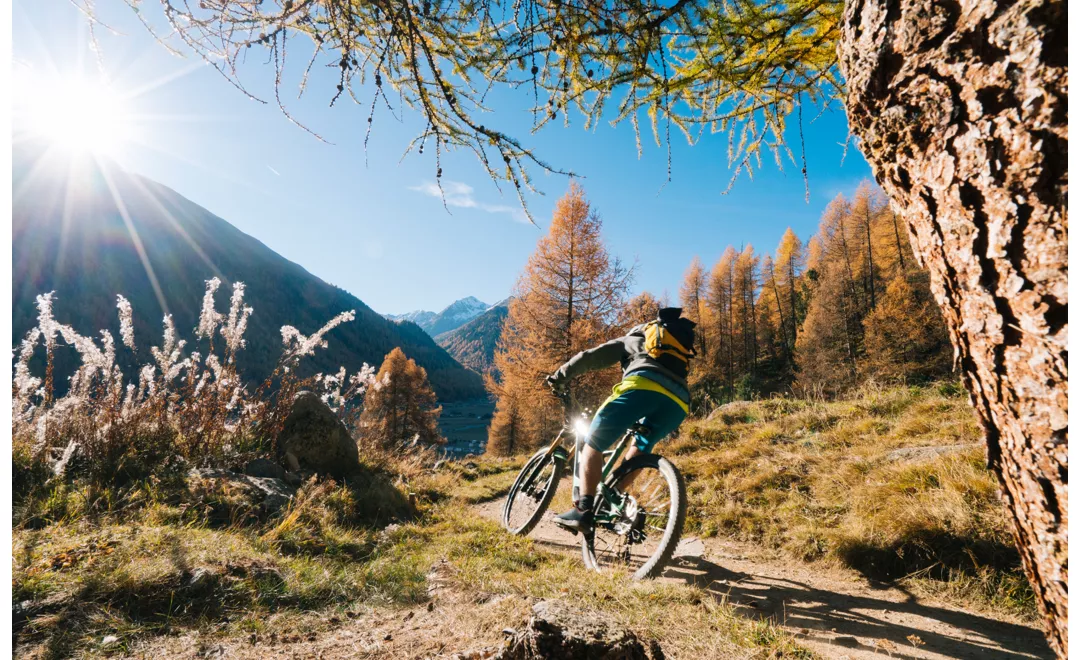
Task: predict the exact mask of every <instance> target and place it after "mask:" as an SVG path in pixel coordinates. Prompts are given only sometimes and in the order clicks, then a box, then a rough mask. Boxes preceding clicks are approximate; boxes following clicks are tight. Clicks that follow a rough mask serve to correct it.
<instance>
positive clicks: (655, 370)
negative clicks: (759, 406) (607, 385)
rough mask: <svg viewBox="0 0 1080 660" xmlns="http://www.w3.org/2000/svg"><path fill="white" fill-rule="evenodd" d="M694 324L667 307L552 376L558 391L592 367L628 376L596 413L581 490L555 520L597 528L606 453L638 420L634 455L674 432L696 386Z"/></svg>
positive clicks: (579, 528) (583, 458)
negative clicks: (617, 369) (643, 430)
mask: <svg viewBox="0 0 1080 660" xmlns="http://www.w3.org/2000/svg"><path fill="white" fill-rule="evenodd" d="M694 326H695V323H694V322H693V321H691V320H690V319H686V318H682V309H681V308H679V307H665V308H663V309H661V310H660V311H659V314H658V315H657V319H656V320H655V321H651V322H649V323H644V324H641V325H638V326H635V327H634V328H632V329H631V330H630V332H628V333H627V334H626V335H625V336H623V337H619V338H618V339H613V340H611V341H609V342H606V343H604V344H601V345H599V346H596V347H595V348H590V349H588V350H586V351H582V352H581V353H578V354H577V355H575V356H574V357H572V358H570V360H569V361H568V362H567V363H566V364H564V365H563V366H562V367H560V368H559V370H558V371H556V372H555V373H554V374H552V375H551V376H548V378H547V383H548V385H549V386H550V387H551V388H552V389H553V390H554V391H555V392H556V393H557V394H558V393H562V392H564V391H565V390H566V388H567V386H568V385H569V381H571V380H572V379H574V378H575V377H576V376H579V375H581V374H583V373H585V372H588V371H594V370H597V369H603V368H605V367H608V366H611V365H613V364H615V363H619V364H620V366H621V367H622V371H623V378H622V381H620V382H619V384H618V385H616V386H615V387H614V388H612V394H611V396H610V397H609V398H608V399H607V400H606V401H604V403H603V404H601V406H600V408H599V409H598V410H597V411H596V415H595V416H594V417H593V420H592V425H591V426H590V428H589V432H588V436H587V440H586V443H585V446H584V447H583V448H582V451H581V454H580V456H579V458H578V462H579V464H580V465H581V468H580V469H581V474H580V475H579V476H580V494H579V495H578V496H577V497H578V499H577V500H576V501H575V502H574V508H573V509H571V510H569V511H567V512H566V513H563V514H561V515H558V516H555V522H556V523H557V524H558V525H559V526H560V527H562V528H564V529H566V530H568V531H571V532H573V533H575V534H577V533H578V532H588V531H590V530H591V529H592V524H593V510H594V505H595V497H596V487H597V485H598V484H599V483H600V476H601V472H602V471H603V464H604V452H605V451H606V450H607V449H608V448H609V447H611V445H612V444H614V443H615V442H616V441H617V440H618V439H619V438H621V437H622V436H623V434H624V433H626V431H627V430H628V429H629V428H630V427H631V426H633V425H634V424H635V423H641V424H642V425H644V426H646V427H647V428H648V429H649V430H648V435H647V437H640V436H639V439H638V440H637V442H636V443H635V445H634V447H632V448H631V449H630V451H629V452H627V455H626V458H625V459H624V460H629V459H631V458H633V457H634V456H635V455H637V454H638V453H639V452H644V453H648V452H649V451H651V449H652V447H653V445H655V444H656V442H657V441H659V440H661V439H663V438H664V437H665V436H667V435H668V434H670V433H671V432H673V431H674V430H675V429H677V428H678V427H679V424H681V423H682V421H683V420H684V419H686V415H687V413H688V412H689V410H690V390H689V387H688V385H687V383H686V377H687V372H688V367H689V360H690V358H691V357H693V355H694V347H693V344H694Z"/></svg>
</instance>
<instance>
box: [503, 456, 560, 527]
mask: <svg viewBox="0 0 1080 660" xmlns="http://www.w3.org/2000/svg"><path fill="white" fill-rule="evenodd" d="M546 451H547V450H540V451H538V452H536V454H534V455H533V457H532V458H530V459H529V462H528V463H526V464H525V467H523V468H521V472H519V473H518V476H517V479H516V480H514V485H513V486H511V487H510V492H509V493H507V495H506V503H505V504H504V505H503V519H502V522H503V527H505V528H506V529H507V531H509V532H510V533H511V534H515V535H519V536H523V535H525V534H528V533H529V532H531V531H532V530H533V528H534V527H536V524H537V523H538V522H540V519H541V518H542V517H543V515H544V512H545V511H547V508H548V505H549V504H551V499H552V498H553V497H555V491H556V490H557V489H558V487H559V479H561V478H562V473H563V459H561V458H558V457H557V456H555V455H554V454H552V455H550V456H549V455H547V453H546Z"/></svg>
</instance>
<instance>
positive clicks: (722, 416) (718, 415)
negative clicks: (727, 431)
mask: <svg viewBox="0 0 1080 660" xmlns="http://www.w3.org/2000/svg"><path fill="white" fill-rule="evenodd" d="M753 406H754V404H753V402H752V401H732V402H730V403H725V404H724V405H722V406H718V407H717V408H714V409H713V411H712V412H710V413H709V416H708V417H706V418H705V419H706V420H707V421H710V422H714V421H720V422H723V423H724V424H742V423H747V422H753V421H754V419H755V418H754V415H753V413H752V412H751V410H752V408H753Z"/></svg>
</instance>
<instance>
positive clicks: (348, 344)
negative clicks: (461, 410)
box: [12, 144, 483, 401]
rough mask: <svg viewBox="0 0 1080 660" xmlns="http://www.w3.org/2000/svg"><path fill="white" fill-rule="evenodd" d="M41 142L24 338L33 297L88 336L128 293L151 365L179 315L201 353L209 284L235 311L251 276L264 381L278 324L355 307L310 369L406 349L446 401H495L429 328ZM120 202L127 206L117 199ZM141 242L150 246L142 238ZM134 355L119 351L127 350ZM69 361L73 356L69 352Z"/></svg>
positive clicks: (113, 325)
mask: <svg viewBox="0 0 1080 660" xmlns="http://www.w3.org/2000/svg"><path fill="white" fill-rule="evenodd" d="M36 146H37V145H25V144H24V145H20V146H19V148H18V149H14V150H13V154H12V155H13V158H12V161H13V163H12V164H13V168H12V189H13V193H14V194H13V200H12V239H13V243H12V255H13V264H12V275H13V277H12V298H13V310H12V321H13V327H12V330H13V333H14V334H13V336H14V337H15V338H16V339H18V338H20V337H21V336H22V335H23V334H25V333H26V332H27V331H28V330H29V329H30V328H31V327H33V326H34V325H36V314H37V311H36V308H35V306H34V300H35V296H37V295H38V294H40V293H45V292H48V291H56V298H57V301H56V305H55V314H56V317H57V319H58V320H59V321H60V322H63V323H67V324H70V325H72V326H73V327H74V328H75V329H76V330H77V331H79V332H80V333H82V334H84V335H86V336H94V335H97V333H98V330H100V329H102V328H104V329H108V330H110V331H111V332H112V333H113V334H114V336H117V335H118V333H119V321H118V320H117V316H116V296H117V294H120V295H123V296H124V297H126V298H128V299H129V300H130V301H131V303H132V307H133V312H134V318H133V321H134V327H135V333H136V344H137V351H136V354H135V356H134V357H133V358H129V359H131V360H132V361H138V362H139V363H146V362H148V361H150V355H149V347H150V346H151V345H153V344H160V342H161V327H162V326H161V318H162V317H163V316H165V314H172V315H173V317H174V321H175V325H176V327H177V331H178V334H179V335H180V337H181V338H183V339H186V340H188V342H189V344H188V349H189V350H199V351H203V347H202V346H201V344H202V343H203V342H197V341H195V338H194V337H193V332H192V330H191V329H192V328H194V327H195V325H196V324H197V321H198V315H199V311H200V308H201V303H202V297H203V293H204V291H205V280H208V279H210V278H211V277H218V278H220V279H221V280H222V281H223V283H224V285H223V286H222V287H221V289H220V290H219V291H218V294H217V296H216V298H215V301H216V303H217V309H218V310H219V311H221V310H222V309H227V308H228V307H227V306H228V297H229V295H230V293H231V288H232V286H231V285H232V284H233V283H235V282H240V281H242V282H244V283H245V285H246V291H245V303H246V304H248V305H250V306H251V307H252V308H253V309H254V313H253V314H252V316H251V319H250V321H249V329H248V332H247V334H246V335H245V339H246V340H247V346H246V347H245V348H244V349H243V350H242V351H240V353H239V355H238V357H237V361H238V364H239V365H240V368H241V372H242V374H243V375H244V376H245V378H246V379H248V380H250V381H256V382H257V381H261V380H262V379H264V378H265V377H266V376H268V375H269V373H270V372H271V371H272V370H273V366H274V364H275V363H276V360H277V358H278V356H279V355H280V354H281V347H282V345H281V334H280V328H281V327H282V326H284V325H292V326H295V327H296V328H297V329H298V330H299V331H300V332H301V333H304V334H310V333H312V332H314V331H315V330H317V329H318V328H320V327H321V326H322V325H323V324H325V323H326V322H327V321H329V320H330V319H331V318H333V317H334V316H336V315H337V314H339V313H341V312H343V311H348V310H352V309H355V310H356V320H354V321H353V322H351V323H345V324H343V325H341V326H339V327H338V328H336V329H334V330H333V331H332V332H331V333H330V334H329V335H328V337H327V339H328V342H329V346H328V348H327V349H322V350H318V351H316V352H315V354H314V355H313V356H311V357H309V358H306V359H305V361H304V363H302V365H301V373H302V374H312V373H316V372H333V371H337V370H338V368H339V366H344V367H346V369H347V370H348V371H349V372H354V371H357V370H359V368H360V366H361V365H362V364H363V363H365V362H366V363H368V364H373V365H375V366H378V365H379V364H380V363H381V362H382V360H383V358H384V356H385V355H386V354H387V353H389V351H390V350H392V349H393V348H394V347H396V346H400V347H401V348H402V350H404V351H405V353H406V354H407V355H408V356H409V357H410V358H414V359H416V361H417V362H418V363H419V364H420V365H421V366H423V367H424V368H425V369H426V370H427V371H428V376H429V379H430V380H431V382H432V385H433V387H434V388H435V390H436V392H437V393H438V394H439V397H440V399H443V400H448V401H449V400H459V399H469V398H473V397H476V396H482V395H483V384H482V382H481V380H480V378H479V376H477V375H476V374H475V373H473V372H471V371H469V370H467V369H465V368H464V367H462V365H460V364H459V363H457V362H456V361H455V360H454V359H453V358H452V357H451V356H450V355H449V354H448V353H447V352H446V351H445V350H443V349H442V348H441V347H439V346H438V345H437V344H435V342H434V340H433V339H431V337H430V336H429V335H428V334H427V333H425V332H424V331H423V330H422V329H421V328H420V326H418V325H416V324H414V323H411V322H402V323H395V322H391V321H388V320H386V319H384V318H383V317H382V316H381V315H379V314H378V313H376V312H374V311H373V310H372V309H371V308H370V307H368V306H367V305H366V304H365V303H364V302H363V301H362V300H360V299H359V298H358V297H356V296H355V295H353V294H351V293H349V292H347V291H345V290H344V289H341V288H340V287H337V286H334V285H332V284H330V283H328V282H325V281H324V280H322V279H320V278H318V277H316V276H315V275H313V274H311V273H310V272H308V271H307V270H306V269H305V268H304V267H303V266H301V265H300V264H297V263H295V262H292V261H289V260H288V259H286V258H285V257H283V256H281V255H280V254H278V253H276V252H274V251H273V250H271V249H270V248H269V247H267V246H266V245H265V244H264V243H262V242H261V241H259V240H258V239H257V238H255V237H253V236H250V235H248V234H246V233H244V232H242V231H241V230H239V229H238V228H236V227H235V226H233V225H232V224H230V223H228V222H227V221H226V220H224V219H222V218H220V217H218V216H216V215H214V214H213V213H211V212H210V211H208V210H206V209H205V208H203V207H201V206H199V205H198V204H196V203H195V202H193V201H191V200H189V199H187V198H185V197H184V196H182V195H180V194H179V193H177V192H176V191H174V190H172V189H171V188H169V187H167V186H165V185H163V184H160V183H157V182H155V181H153V180H151V179H148V178H146V177H142V176H140V175H138V174H133V173H128V172H126V171H124V170H122V169H121V168H119V166H117V165H115V164H112V163H90V162H86V163H82V164H81V167H83V168H84V169H78V170H74V171H73V170H72V169H69V168H68V167H67V166H66V165H65V164H64V163H63V162H62V160H63V159H61V158H59V156H56V155H55V154H54V155H49V153H48V152H47V151H45V150H43V149H39V148H35V147H36ZM117 199H119V200H120V201H119V202H118V201H117ZM135 236H137V237H138V240H136V239H135V238H134V237H135ZM125 351H126V349H124V350H123V351H120V353H124V352H125ZM57 360H58V363H57V364H58V367H59V368H61V369H62V368H63V366H64V365H67V366H69V367H70V366H71V365H73V364H74V363H75V362H76V361H77V358H76V357H75V356H74V353H73V351H71V350H70V349H67V348H66V347H65V351H61V354H59V355H58V356H57Z"/></svg>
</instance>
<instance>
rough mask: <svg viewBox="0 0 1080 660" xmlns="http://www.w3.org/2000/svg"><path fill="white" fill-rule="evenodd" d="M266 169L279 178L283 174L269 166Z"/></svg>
mask: <svg viewBox="0 0 1080 660" xmlns="http://www.w3.org/2000/svg"><path fill="white" fill-rule="evenodd" d="M266 169H268V170H270V171H271V172H273V173H274V174H276V175H278V176H281V172H278V171H277V170H275V169H274V168H272V167H270V166H269V165H267V166H266Z"/></svg>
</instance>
